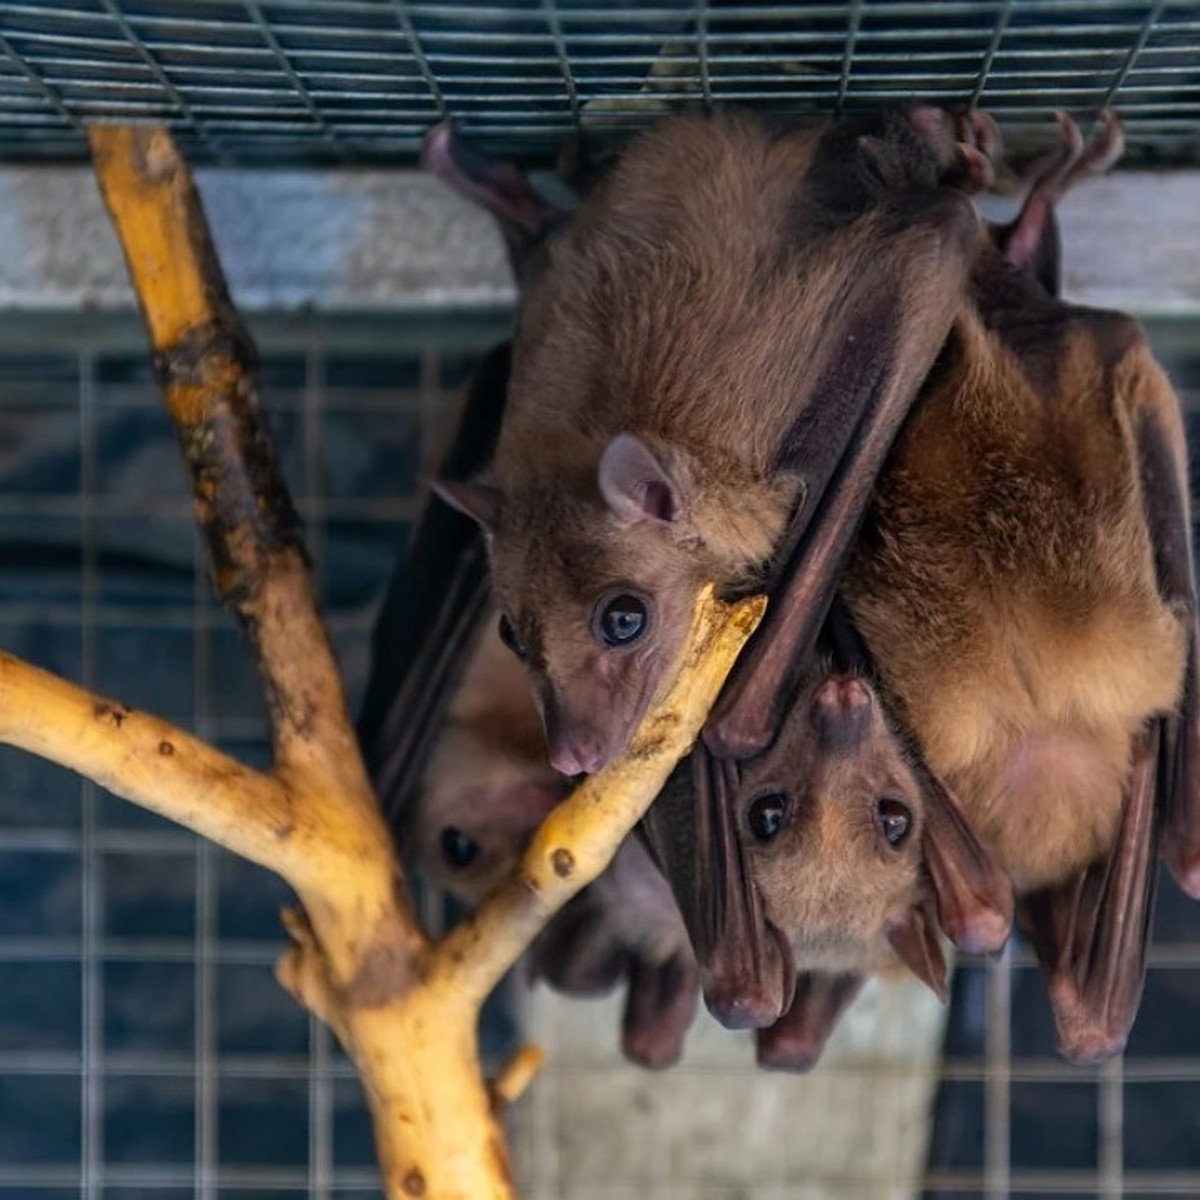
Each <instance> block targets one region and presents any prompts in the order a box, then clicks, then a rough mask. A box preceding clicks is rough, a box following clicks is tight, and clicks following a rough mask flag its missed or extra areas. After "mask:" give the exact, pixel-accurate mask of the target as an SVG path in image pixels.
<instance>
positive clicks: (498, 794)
mask: <svg viewBox="0 0 1200 1200" xmlns="http://www.w3.org/2000/svg"><path fill="white" fill-rule="evenodd" d="M565 791H566V785H565V784H564V781H563V780H562V778H561V777H560V776H559V775H556V774H555V773H554V772H553V771H551V770H550V768H549V767H548V766H547V765H546V763H545V761H544V760H542V759H539V758H537V757H531V756H530V755H529V754H528V753H526V752H525V751H524V750H523V748H522V746H521V745H520V744H519V743H518V744H515V745H514V744H506V743H505V742H504V741H503V740H501V739H499V738H497V737H495V736H489V734H488V732H487V731H486V730H484V729H481V728H479V727H473V726H471V725H466V724H452V725H448V726H447V727H446V728H445V730H444V731H443V733H442V736H441V738H440V739H439V742H438V745H437V748H436V749H435V750H434V753H433V755H432V757H431V759H430V763H429V767H428V770H427V771H426V773H425V777H424V780H423V782H422V786H421V789H420V791H419V793H418V795H417V797H416V798H415V801H414V803H413V804H412V806H411V808H410V810H409V812H408V813H407V823H406V824H407V827H406V828H405V829H404V830H403V831H402V838H403V843H404V846H405V849H406V851H407V852H409V853H410V854H411V855H412V859H413V865H414V866H415V868H416V869H417V871H418V872H420V873H421V874H422V875H423V876H425V877H426V878H427V879H429V880H430V881H431V882H433V883H435V884H437V885H438V886H439V887H441V888H443V889H444V890H445V891H447V892H449V893H450V894H451V895H452V896H455V897H457V898H458V899H459V900H462V901H463V902H464V903H466V904H468V905H475V904H478V903H479V902H480V901H481V900H482V899H483V898H484V897H485V896H487V895H488V894H489V893H490V892H492V891H493V890H494V889H495V888H496V886H497V885H498V884H499V883H500V882H501V881H502V880H503V879H504V878H505V877H506V876H507V875H509V874H510V873H511V872H512V870H513V868H514V867H515V866H516V864H517V860H518V859H519V858H520V856H521V854H522V853H523V851H524V850H525V847H526V846H528V845H529V842H530V840H531V839H532V837H533V835H534V834H535V833H536V832H537V829H538V826H539V825H541V823H542V821H543V819H544V818H545V817H546V814H547V813H549V811H550V810H551V809H552V808H553V807H554V806H555V804H557V803H558V801H559V800H561V799H562V797H563V795H564V794H565Z"/></svg>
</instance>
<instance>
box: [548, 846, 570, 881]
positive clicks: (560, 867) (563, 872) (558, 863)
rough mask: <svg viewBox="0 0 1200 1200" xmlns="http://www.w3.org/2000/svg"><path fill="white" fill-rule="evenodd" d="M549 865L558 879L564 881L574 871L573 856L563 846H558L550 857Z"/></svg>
mask: <svg viewBox="0 0 1200 1200" xmlns="http://www.w3.org/2000/svg"><path fill="white" fill-rule="evenodd" d="M550 865H551V866H552V867H553V868H554V873H555V875H557V876H558V877H559V879H566V877H567V876H568V875H570V873H571V872H572V871H573V870H575V856H574V855H573V854H572V853H571V852H570V850H568V849H567V848H566V847H565V846H559V848H558V849H557V850H555V852H554V853H553V854H552V855H550Z"/></svg>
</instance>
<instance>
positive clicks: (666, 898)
mask: <svg viewBox="0 0 1200 1200" xmlns="http://www.w3.org/2000/svg"><path fill="white" fill-rule="evenodd" d="M576 150H577V148H576ZM424 157H425V162H426V166H427V167H429V168H430V169H431V170H433V171H434V172H435V173H436V174H438V175H439V176H441V177H442V178H443V179H445V180H446V181H447V182H449V183H450V184H451V186H453V187H454V188H455V189H456V190H458V191H460V192H463V193H464V194H467V195H469V196H472V197H473V198H475V199H477V200H481V201H482V202H484V203H485V204H486V206H487V207H488V208H489V210H490V211H491V212H492V213H493V215H494V216H496V218H497V219H498V222H499V224H500V226H501V229H502V231H503V233H504V236H505V240H506V242H507V244H508V247H509V251H510V255H511V258H512V260H513V267H514V270H515V272H516V273H517V276H518V278H521V277H522V276H523V275H524V274H525V273H526V272H527V271H529V270H531V269H533V267H532V264H535V263H536V262H537V260H538V257H539V255H540V253H541V247H542V243H543V239H544V237H545V234H546V233H547V232H548V231H549V230H550V229H552V228H553V226H554V225H555V224H556V223H557V222H558V221H559V220H560V219H561V217H562V210H561V209H559V208H555V207H553V206H551V205H550V204H548V203H547V202H546V201H545V200H543V199H542V198H541V196H540V195H539V194H538V193H537V192H535V191H534V189H533V188H532V187H531V186H530V185H529V183H528V182H527V181H526V180H525V178H524V176H522V175H521V174H520V173H519V172H517V171H516V170H515V168H512V167H511V166H508V165H507V164H503V163H496V162H493V161H491V160H489V159H486V158H484V157H482V156H480V155H478V154H476V153H474V152H472V151H471V150H470V149H469V148H468V147H465V146H464V145H463V144H462V143H461V141H459V140H458V139H456V138H455V137H454V135H453V131H452V130H451V129H450V128H449V126H446V125H443V126H439V127H437V128H436V129H434V130H433V131H431V133H430V136H429V138H428V139H427V141H426V146H425V155H424ZM587 169H588V163H587V162H586V161H585V160H583V159H582V158H580V157H579V155H578V153H577V152H576V154H575V155H574V157H573V158H572V159H571V162H570V178H569V179H568V180H567V188H566V189H564V188H562V187H560V188H559V189H558V193H559V194H562V193H563V192H564V191H567V192H569V190H570V187H571V186H572V185H574V184H578V183H580V182H582V181H583V179H584V176H585V174H586V171H587ZM508 371H509V357H508V351H507V348H506V347H502V348H500V349H499V350H497V351H496V352H494V353H493V354H492V355H490V356H488V357H487V358H486V359H485V360H484V361H483V362H482V363H481V365H480V367H479V368H478V369H477V370H476V372H475V374H474V376H473V378H472V380H471V383H470V386H469V389H468V395H467V399H466V403H465V405H464V408H463V412H462V416H461V419H460V421H459V425H458V429H457V433H456V435H455V438H454V440H453V443H452V444H451V446H450V447H449V449H448V452H447V454H446V455H445V457H444V459H443V462H442V467H441V471H442V474H443V475H446V476H449V477H451V478H466V477H469V476H471V475H473V474H475V473H477V472H478V471H479V470H480V469H481V468H482V467H483V466H484V465H485V463H486V462H487V460H488V458H490V456H491V454H492V452H493V450H494V446H495V439H496V432H497V428H498V424H499V419H500V414H501V413H502V411H503V408H504V403H505V395H506V388H507V380H508ZM496 619H497V614H496V611H495V609H494V607H493V605H492V602H491V599H490V589H489V587H488V583H487V575H486V568H485V564H484V546H483V539H482V537H481V535H480V532H479V530H478V528H477V526H476V525H475V524H474V523H473V522H472V521H469V520H467V519H466V518H465V517H463V516H462V515H461V514H459V513H457V512H455V511H453V510H452V509H450V508H447V507H445V506H443V505H440V504H428V505H426V507H425V509H424V510H423V512H422V514H421V519H420V521H419V523H418V526H417V529H416V532H415V536H414V538H413V542H412V545H411V547H410V550H409V553H408V555H407V556H406V558H405V559H404V560H402V561H401V563H400V565H399V567H398V569H397V572H396V575H395V577H394V579H393V581H392V584H391V586H390V587H389V590H388V594H387V596H386V598H385V600H384V604H383V606H382V608H381V611H380V614H379V618H378V621H377V624H376V631H375V640H374V646H373V650H374V654H373V660H372V674H371V680H370V683H369V686H368V691H367V698H366V702H365V703H364V706H363V711H362V714H361V716H360V719H359V735H360V739H361V740H362V742H363V745H364V749H365V751H366V755H367V761H368V763H369V765H370V767H371V771H372V777H373V779H374V781H375V784H376V788H377V791H378V793H379V796H380V799H381V801H382V802H383V804H384V805H385V807H386V808H387V809H388V810H389V812H390V814H391V817H392V821H393V824H394V826H395V827H396V828H397V832H398V835H399V841H400V844H401V846H402V848H403V849H404V851H405V853H406V855H407V856H408V857H409V858H410V860H412V862H413V864H414V865H415V867H416V868H417V870H418V871H419V873H421V874H423V875H424V876H425V877H426V878H428V879H430V880H432V881H433V882H434V883H436V884H438V885H439V886H441V887H442V888H443V889H445V890H446V891H447V892H449V893H450V894H452V895H454V896H455V897H457V898H458V899H459V900H461V901H463V902H465V903H466V904H468V905H474V904H477V903H478V902H479V901H480V900H482V899H483V897H484V896H486V895H487V894H488V893H489V892H490V891H491V890H492V889H493V888H494V887H495V886H496V885H497V884H498V883H499V882H500V880H501V879H503V878H504V877H505V876H506V875H508V874H509V873H510V872H511V871H512V869H513V868H514V866H515V865H516V862H517V859H518V857H519V855H520V854H521V852H522V851H523V850H524V848H525V846H526V845H527V844H528V842H529V840H530V838H531V837H532V836H533V834H534V832H535V831H536V829H537V828H538V826H539V825H540V823H541V821H542V819H543V818H544V817H545V816H546V814H547V813H548V812H549V810H550V809H551V808H552V807H553V805H554V804H555V803H557V801H558V800H559V799H560V798H561V797H562V796H563V794H564V793H565V791H566V789H567V787H568V786H569V785H568V784H567V783H566V781H565V780H564V779H563V777H562V776H561V775H559V774H558V773H556V772H554V771H553V770H551V768H550V767H549V766H548V764H547V762H546V751H545V741H544V737H543V734H542V728H541V720H540V717H539V716H538V712H537V709H536V708H535V706H534V704H533V700H532V698H531V696H530V694H529V687H528V683H527V681H526V679H525V677H524V669H523V668H522V667H521V666H520V664H519V663H518V662H517V660H516V659H515V658H514V657H513V655H512V654H511V652H510V651H509V650H508V649H507V648H505V647H504V646H503V644H502V643H501V641H500V639H499V638H498V637H497V635H496ZM526 961H527V965H528V967H529V968H530V970H531V973H532V975H533V976H534V977H535V978H543V979H545V980H546V981H547V982H548V983H549V984H550V985H551V986H553V987H554V988H556V989H557V990H559V991H563V992H566V993H568V994H575V995H594V994H598V993H601V992H606V991H609V990H611V989H612V988H614V987H616V986H618V985H619V984H620V983H621V981H622V980H624V981H626V983H627V991H626V1002H625V1011H624V1018H623V1027H622V1034H621V1044H622V1049H623V1050H624V1053H625V1054H626V1056H627V1057H628V1058H630V1059H631V1060H632V1061H634V1062H637V1063H640V1064H642V1065H644V1066H649V1067H663V1066H667V1065H669V1064H670V1063H672V1062H674V1061H676V1060H677V1059H678V1057H679V1055H680V1053H681V1051H682V1047H683V1040H684V1037H685V1035H686V1033H687V1030H688V1028H689V1026H690V1024H691V1021H692V1018H693V1016H694V1013H695V1008H696V1000H697V996H698V976H697V969H696V964H695V958H694V955H693V954H692V952H691V948H690V945H689V943H688V939H687V934H686V931H685V929H684V927H683V923H682V920H681V918H680V916H679V911H678V908H677V906H676V904H675V901H674V899H673V897H672V895H671V892H670V889H669V888H668V887H667V885H666V882H665V881H664V880H663V878H662V876H661V874H660V873H659V872H658V870H657V868H656V867H655V866H654V864H653V863H652V862H651V860H650V858H649V856H648V854H647V852H646V850H645V849H644V847H643V846H642V844H641V842H640V841H639V840H638V839H636V838H630V839H627V840H626V842H625V843H624V844H623V846H622V847H621V849H620V850H619V851H618V854H617V856H616V858H615V859H614V861H613V863H612V864H611V865H610V867H609V868H608V870H607V871H606V872H605V873H604V874H603V875H602V876H601V877H600V878H599V879H598V880H596V881H595V883H593V884H592V885H591V886H590V887H588V888H586V889H585V890H584V891H583V892H581V893H580V894H579V895H578V896H576V897H575V898H574V899H573V900H572V901H571V902H570V904H569V905H568V906H567V907H566V908H565V909H564V910H563V911H562V912H561V913H559V914H558V915H557V916H556V917H555V918H554V919H553V921H552V922H551V923H550V925H549V926H548V927H547V928H546V930H544V931H543V933H542V934H541V935H540V936H539V938H538V939H537V940H536V941H535V943H534V944H533V946H532V947H531V948H530V953H529V955H528V957H527V960H526Z"/></svg>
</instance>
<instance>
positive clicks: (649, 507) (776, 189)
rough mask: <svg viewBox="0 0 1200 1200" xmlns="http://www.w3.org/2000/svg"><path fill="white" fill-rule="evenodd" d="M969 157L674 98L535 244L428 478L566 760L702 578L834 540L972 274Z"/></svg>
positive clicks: (841, 545)
mask: <svg viewBox="0 0 1200 1200" xmlns="http://www.w3.org/2000/svg"><path fill="white" fill-rule="evenodd" d="M962 169H963V167H962V161H961V156H960V154H959V152H958V149H957V144H956V143H954V142H953V141H952V140H949V139H947V140H946V143H945V145H944V146H943V144H942V142H941V141H939V139H937V138H931V137H929V136H928V135H927V133H926V132H925V130H924V129H923V128H922V127H921V122H920V121H914V120H913V119H912V118H910V117H909V116H906V115H903V114H897V113H888V114H883V115H881V116H878V117H871V118H856V119H853V120H851V119H845V120H835V121H830V122H825V123H819V124H816V125H806V126H797V125H789V124H782V123H780V124H773V123H770V122H768V121H766V120H764V119H762V118H759V117H757V116H754V115H752V114H749V113H745V112H737V111H719V112H715V113H713V114H710V115H707V116H701V115H696V114H691V115H680V116H673V117H668V118H665V119H664V120H662V121H661V122H660V123H659V124H658V125H656V126H655V127H654V128H652V129H651V130H650V131H649V132H647V133H645V134H644V135H642V136H640V137H639V138H638V139H636V140H635V141H634V142H633V143H632V144H631V145H630V146H629V147H628V148H627V149H626V151H625V152H624V153H623V154H622V155H621V156H620V157H619V158H618V159H617V160H616V161H615V162H614V163H613V164H612V165H611V166H610V167H609V168H608V170H607V171H606V172H604V174H603V175H602V176H601V177H600V178H599V179H598V180H597V181H595V182H594V184H593V186H591V187H590V189H589V190H588V191H587V194H586V195H585V196H584V197H583V198H582V200H581V201H580V203H579V205H578V207H577V209H576V210H575V212H574V214H573V215H572V217H571V219H570V220H569V221H568V222H566V223H565V224H564V225H563V226H562V227H561V228H560V229H558V230H557V232H556V233H555V234H554V235H553V236H552V237H550V238H548V239H547V240H546V241H545V242H544V244H543V247H542V253H541V254H540V256H539V266H538V269H537V270H531V271H528V272H526V273H525V275H524V276H523V278H522V299H521V305H520V312H519V320H518V326H517V332H516V336H515V338H514V343H513V358H512V375H511V378H510V383H509V400H508V405H507V408H506V412H505V417H504V420H503V422H502V425H501V430H500V435H499V439H498V442H497V447H496V453H495V456H494V458H493V460H492V462H491V464H490V466H489V467H488V469H487V471H486V472H484V473H483V474H482V475H481V476H480V477H478V478H476V479H474V480H471V481H469V482H467V483H461V482H449V481H447V482H444V483H443V484H441V485H440V487H439V490H440V492H441V494H442V495H443V496H444V497H445V498H446V499H447V500H449V501H450V502H451V503H452V504H454V505H456V506H457V507H459V508H460V509H461V510H462V511H463V512H465V513H468V514H469V515H471V516H472V517H473V518H474V519H475V520H476V521H478V522H479V524H480V526H481V527H482V528H483V529H484V531H485V533H486V535H487V540H488V544H489V558H490V561H491V574H492V580H493V585H494V590H495V593H496V597H497V600H498V602H499V604H500V606H501V608H502V610H503V612H504V617H503V625H504V632H505V637H506V640H507V641H508V643H509V645H510V646H511V647H512V648H513V649H514V650H515V651H516V652H517V653H518V655H519V656H521V657H522V658H523V659H524V660H525V661H526V663H527V664H528V666H529V667H530V670H531V673H532V676H533V679H534V684H535V688H536V693H537V696H538V699H539V703H540V706H541V711H542V715H543V720H544V723H545V728H546V734H547V740H548V743H549V746H550V761H551V763H552V765H553V766H555V767H556V768H557V769H558V770H560V771H562V772H563V773H564V774H568V775H574V774H577V773H579V772H590V771H595V770H597V769H598V768H600V767H602V766H603V765H604V764H605V763H607V762H610V761H611V760H612V759H613V758H615V757H616V756H618V755H619V754H620V753H621V752H622V751H623V750H624V749H625V748H626V746H627V745H628V742H629V739H630V736H631V735H632V732H633V730H634V728H635V727H636V725H637V723H638V721H639V720H640V718H641V717H642V716H643V715H644V713H645V712H646V710H647V708H648V706H649V704H650V702H651V700H652V698H653V696H654V694H655V691H656V689H657V688H658V686H659V684H660V682H661V681H662V678H663V673H664V671H665V670H666V669H667V668H668V667H669V666H670V665H671V664H672V663H673V662H674V660H675V658H676V656H677V654H678V651H679V649H680V648H681V645H682V640H683V637H684V634H685V632H686V630H687V628H688V623H689V620H690V614H691V612H692V607H693V602H694V599H695V596H696V594H697V592H698V591H699V588H700V587H701V585H702V584H704V583H706V582H709V581H715V582H716V583H717V584H718V586H719V587H720V588H722V589H725V590H736V589H741V588H753V587H758V586H761V585H762V583H763V582H764V580H766V579H767V578H768V577H769V575H770V567H771V563H772V560H773V559H775V558H776V554H777V551H779V550H780V548H781V546H782V545H784V544H786V545H788V546H791V547H797V546H804V545H807V544H809V543H810V542H811V541H812V540H813V539H814V538H817V537H820V536H827V537H828V538H830V539H831V540H832V542H833V543H835V544H836V546H837V547H838V550H837V552H836V553H834V554H833V556H832V557H833V558H838V557H839V556H840V555H842V554H844V552H845V550H846V549H847V548H848V546H849V544H850V541H851V539H852V535H853V531H854V528H855V527H856V526H857V523H858V520H859V519H860V517H861V514H862V511H863V508H864V506H865V503H866V498H867V495H868V494H869V490H870V483H871V482H872V481H873V478H874V475H875V474H877V472H878V470H879V464H880V463H881V461H882V457H883V455H884V454H885V453H886V450H887V447H888V446H889V445H890V442H891V439H892V437H893V436H894V434H895V432H896V429H897V428H898V426H899V423H900V421H901V419H902V418H903V415H904V413H905V412H906V411H907V408H908V406H909V405H910V404H911V402H912V400H913V399H914V397H915V395H916V392H917V389H918V388H919V386H920V383H921V381H922V380H923V379H924V377H925V375H926V374H927V373H928V371H929V369H930V367H931V366H932V364H933V361H934V358H935V357H936V355H937V353H938V351H939V349H940V347H941V346H942V344H943V343H944V342H945V339H946V336H947V333H948V331H949V328H950V322H951V320H952V319H953V315H954V312H955V311H956V310H957V308H958V306H959V302H960V298H961V296H962V295H963V293H964V289H965V286H966V281H967V275H968V271H969V266H970V261H971V255H972V252H973V246H974V243H975V235H976V231H977V228H978V224H979V223H978V219H977V217H976V215H975V213H974V210H973V209H972V207H971V205H970V203H969V201H968V200H967V199H966V198H965V196H964V194H963V192H962V191H961V190H958V189H956V188H954V187H951V186H948V184H947V182H946V180H947V178H948V177H950V176H952V175H954V174H955V173H957V172H959V171H961V170H962ZM831 488H832V489H834V490H836V491H837V492H838V493H839V496H840V497H841V499H840V502H839V503H838V504H837V505H831V504H830V503H829V500H830V496H829V493H830V490H831ZM822 531H824V534H822ZM795 552H796V551H795V550H794V549H793V550H792V552H791V553H792V555H793V556H794V554H795Z"/></svg>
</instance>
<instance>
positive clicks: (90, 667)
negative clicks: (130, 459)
mask: <svg viewBox="0 0 1200 1200" xmlns="http://www.w3.org/2000/svg"><path fill="white" fill-rule="evenodd" d="M94 400H95V363H94V361H93V359H92V357H91V355H89V354H87V353H86V352H85V353H81V354H80V356H79V430H80V493H81V497H82V501H83V503H82V504H81V506H80V530H79V533H80V543H81V547H82V554H81V559H80V570H81V575H82V577H81V579H80V594H81V596H82V604H81V610H80V619H81V625H82V627H81V629H80V639H81V658H82V668H83V684H84V686H85V687H93V686H95V678H96V638H95V633H94V629H95V623H94V621H93V619H92V614H93V613H94V612H95V609H96V604H97V599H98V592H99V564H98V561H97V549H98V546H97V533H96V524H95V515H94V513H93V511H92V508H91V505H90V503H89V500H90V499H91V497H92V496H94V495H95V493H96V484H97V473H98V466H99V461H98V456H97V451H98V447H97V441H96V425H95V420H94V411H93V408H94ZM79 791H80V804H81V807H82V816H81V830H80V875H81V878H80V891H81V894H82V900H83V911H82V914H81V918H80V919H81V923H82V930H83V945H82V947H81V951H80V967H81V970H82V972H83V978H82V981H81V1001H82V1004H81V1007H82V1015H83V1029H82V1031H81V1042H80V1048H81V1055H82V1059H83V1072H82V1075H81V1077H80V1082H81V1085H82V1096H81V1101H80V1104H81V1118H82V1121H81V1134H82V1144H81V1146H80V1158H79V1161H80V1170H81V1171H82V1178H83V1186H82V1200H101V1194H100V1188H101V1175H102V1173H103V1168H104V1107H103V1106H104V1076H103V1070H104V991H103V973H102V968H101V961H100V956H99V953H98V942H99V940H100V935H101V920H102V914H103V911H104V909H103V896H102V893H101V887H102V885H101V880H100V855H99V852H98V848H97V845H96V830H97V808H98V805H99V796H98V791H97V788H96V785H95V784H94V783H92V782H91V781H90V780H87V779H82V780H80V784H79Z"/></svg>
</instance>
